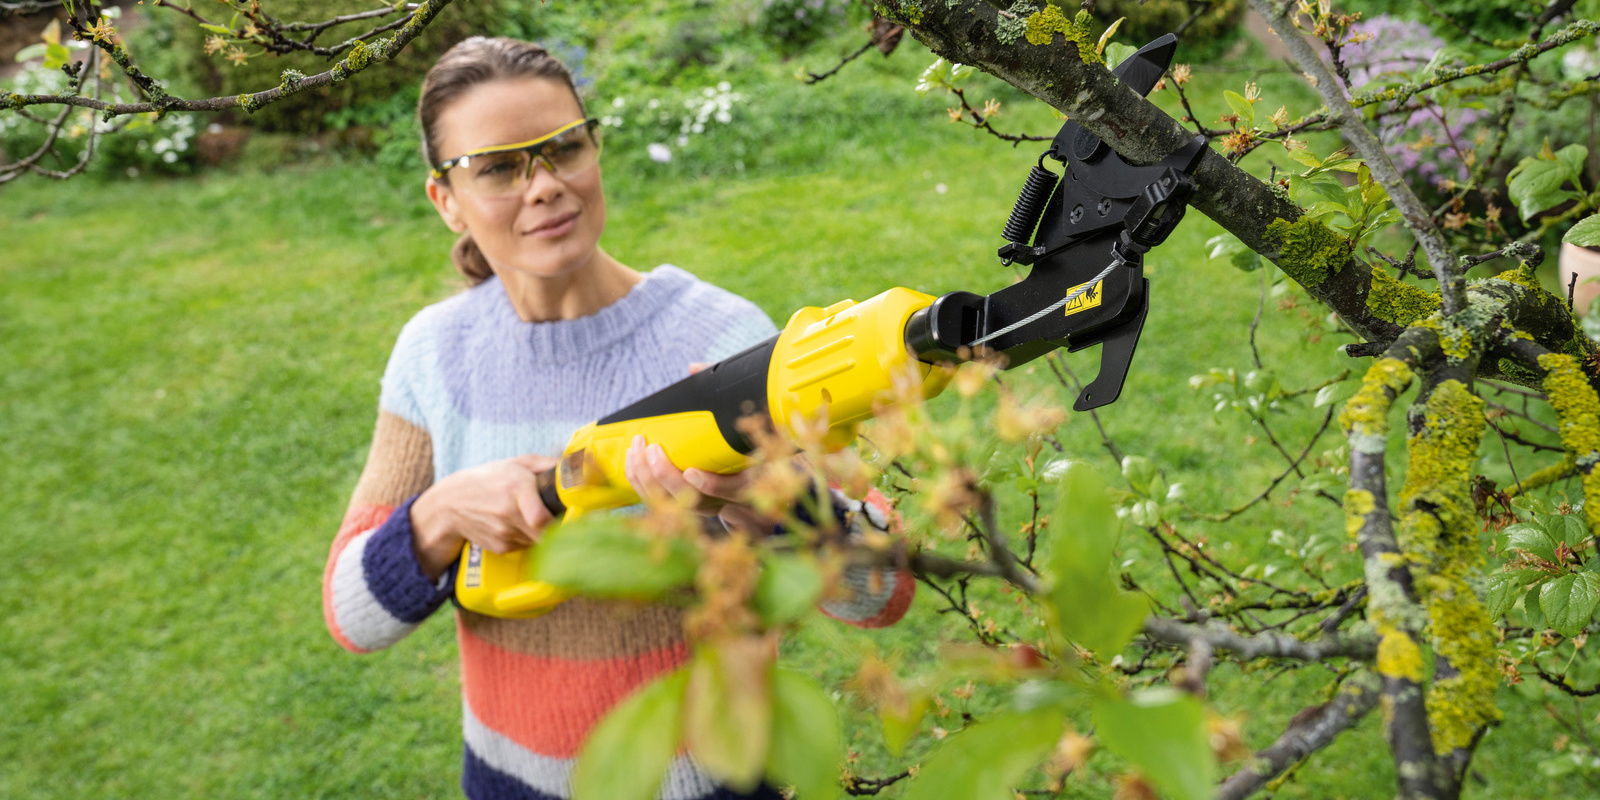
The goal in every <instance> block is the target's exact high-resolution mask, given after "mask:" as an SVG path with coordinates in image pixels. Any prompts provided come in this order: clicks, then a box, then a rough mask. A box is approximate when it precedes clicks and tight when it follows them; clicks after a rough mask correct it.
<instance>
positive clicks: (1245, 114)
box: [1222, 91, 1256, 128]
mask: <svg viewBox="0 0 1600 800" xmlns="http://www.w3.org/2000/svg"><path fill="white" fill-rule="evenodd" d="M1222 96H1223V97H1225V98H1227V100H1228V107H1229V108H1232V109H1233V113H1235V114H1238V115H1239V127H1241V128H1252V127H1255V124H1256V107H1255V104H1253V103H1251V102H1250V101H1249V100H1246V99H1245V98H1244V95H1242V94H1239V93H1238V92H1234V91H1224V92H1223V93H1222Z"/></svg>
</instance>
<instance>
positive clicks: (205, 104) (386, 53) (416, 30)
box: [0, 0, 451, 119]
mask: <svg viewBox="0 0 1600 800" xmlns="http://www.w3.org/2000/svg"><path fill="white" fill-rule="evenodd" d="M450 2H451V0H424V2H422V3H419V4H418V5H417V10H416V12H415V13H413V14H412V15H411V16H410V17H409V18H408V19H406V20H405V21H404V24H403V25H402V27H401V28H400V32H399V33H397V34H395V35H394V36H393V37H391V38H388V39H380V40H378V41H376V42H372V43H371V44H367V43H361V44H359V46H353V47H352V48H351V49H350V53H349V55H347V56H345V57H344V59H342V60H340V61H339V63H337V64H335V65H334V66H333V68H332V69H330V70H328V71H327V72H321V73H318V74H316V75H312V76H310V77H295V76H292V75H288V74H287V73H286V74H285V77H284V81H283V83H281V84H279V85H278V86H277V87H275V88H272V89H267V90H265V91H261V92H254V93H250V94H238V95H230V96H227V97H212V98H207V99H204V100H183V99H180V98H177V97H173V96H171V95H168V94H166V93H165V91H163V90H161V89H160V86H159V84H156V83H155V82H154V81H153V80H151V79H150V78H148V77H146V76H144V75H143V73H140V72H138V68H137V67H136V66H134V65H133V62H132V61H131V60H130V59H129V58H128V56H127V51H126V50H124V49H123V47H122V46H121V45H120V44H115V43H114V42H112V41H111V39H110V38H109V37H101V38H99V39H95V44H96V45H98V46H99V47H100V49H101V50H103V51H105V52H106V54H107V55H109V56H111V58H112V59H113V60H115V61H117V63H118V64H120V65H122V67H123V69H124V71H127V72H128V74H129V75H130V77H133V79H134V81H135V82H137V83H138V84H139V86H140V88H141V89H142V90H143V91H145V92H146V93H147V95H148V96H150V97H151V100H150V101H147V102H143V103H108V102H105V101H102V100H98V99H95V98H88V97H79V96H61V95H53V94H14V93H12V92H9V91H5V90H3V89H0V109H21V108H25V107H27V106H35V105H58V104H59V105H67V106H78V107H81V108H92V109H94V110H96V111H100V112H103V113H104V116H105V118H107V119H109V118H111V117H115V116H120V115H123V114H142V113H146V112H150V111H223V110H226V109H230V108H243V109H244V110H246V111H251V112H253V111H256V110H258V109H260V108H262V107H264V106H266V105H269V104H271V103H275V102H277V101H279V100H282V99H283V98H285V97H288V96H290V95H294V94H299V93H300V92H303V91H306V90H307V89H315V88H317V87H320V86H327V85H329V84H332V83H337V82H339V81H343V80H345V79H347V78H349V77H351V76H352V75H355V74H356V73H358V72H361V71H362V70H365V69H366V68H368V67H370V66H371V65H373V64H376V63H379V62H383V61H388V60H390V59H392V58H394V57H395V56H396V55H397V54H398V53H399V52H400V51H401V50H402V49H404V48H405V46H406V45H407V44H409V43H410V42H411V40H412V39H415V38H416V37H417V36H418V35H419V34H421V33H422V31H423V29H425V28H427V27H428V25H429V23H431V22H433V20H434V17H436V16H438V14H439V12H440V11H441V10H442V9H443V8H444V7H445V6H447V5H449V4H450ZM135 73H137V74H135ZM141 78H143V81H141V80H140V79H141Z"/></svg>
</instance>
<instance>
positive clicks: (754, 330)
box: [699, 290, 778, 364]
mask: <svg viewBox="0 0 1600 800" xmlns="http://www.w3.org/2000/svg"><path fill="white" fill-rule="evenodd" d="M719 291H720V290H719ZM721 294H722V296H720V297H718V298H717V306H718V308H717V309H716V311H715V312H712V315H711V316H710V317H709V318H712V319H717V320H719V323H718V325H717V331H716V332H715V334H714V335H712V336H710V337H709V338H708V341H707V343H706V349H705V351H704V353H703V354H702V355H701V356H700V359H699V360H701V361H704V362H705V363H708V364H715V363H716V362H718V361H721V360H723V359H725V358H727V357H728V356H731V355H735V354H737V353H739V352H740V351H742V350H745V349H747V348H749V347H750V346H752V345H756V344H760V343H761V342H764V341H766V340H768V339H770V338H772V336H773V335H774V334H776V333H777V332H778V329H777V328H776V327H774V326H773V324H772V320H771V319H768V318H767V315H766V312H764V311H762V310H761V309H760V308H759V307H758V306H756V304H755V303H752V302H750V301H749V300H746V299H744V298H743V297H740V296H738V295H736V294H732V293H728V292H723V293H721Z"/></svg>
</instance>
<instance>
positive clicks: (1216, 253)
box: [1206, 233, 1261, 272]
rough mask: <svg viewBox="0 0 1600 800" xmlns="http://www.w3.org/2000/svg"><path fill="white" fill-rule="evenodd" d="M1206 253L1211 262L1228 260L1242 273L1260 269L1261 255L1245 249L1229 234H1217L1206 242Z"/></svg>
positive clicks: (1235, 237) (1236, 238)
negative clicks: (1221, 259)
mask: <svg viewBox="0 0 1600 800" xmlns="http://www.w3.org/2000/svg"><path fill="white" fill-rule="evenodd" d="M1206 252H1208V253H1209V254H1210V255H1209V258H1210V259H1211V260H1213V261H1215V260H1216V259H1219V258H1226V259H1228V261H1229V263H1231V264H1233V266H1234V267H1235V268H1236V269H1239V270H1241V271H1244V272H1254V271H1256V270H1258V269H1260V268H1261V254H1260V253H1257V252H1256V251H1254V250H1251V249H1250V248H1248V247H1246V246H1245V244H1244V242H1241V241H1239V238H1238V237H1237V236H1234V235H1233V234H1231V233H1219V234H1217V235H1216V236H1213V237H1211V238H1210V239H1207V240H1206Z"/></svg>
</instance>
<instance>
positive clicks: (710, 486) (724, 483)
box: [683, 467, 749, 503]
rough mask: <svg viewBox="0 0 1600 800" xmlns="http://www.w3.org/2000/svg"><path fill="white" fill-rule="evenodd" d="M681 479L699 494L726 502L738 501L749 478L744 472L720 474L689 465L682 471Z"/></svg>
mask: <svg viewBox="0 0 1600 800" xmlns="http://www.w3.org/2000/svg"><path fill="white" fill-rule="evenodd" d="M683 479H684V481H686V482H688V484H689V485H690V486H693V487H694V488H695V489H696V490H697V491H699V492H700V493H701V494H703V495H706V496H708V497H715V498H717V499H719V500H724V501H727V502H730V503H731V502H738V501H739V499H740V498H741V497H742V496H743V494H744V487H745V485H746V484H748V483H749V479H748V478H746V477H745V475H744V473H742V472H736V473H734V474H732V475H721V474H718V473H715V472H710V471H708V470H703V469H698V468H696V467H690V468H688V469H686V470H684V471H683Z"/></svg>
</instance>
